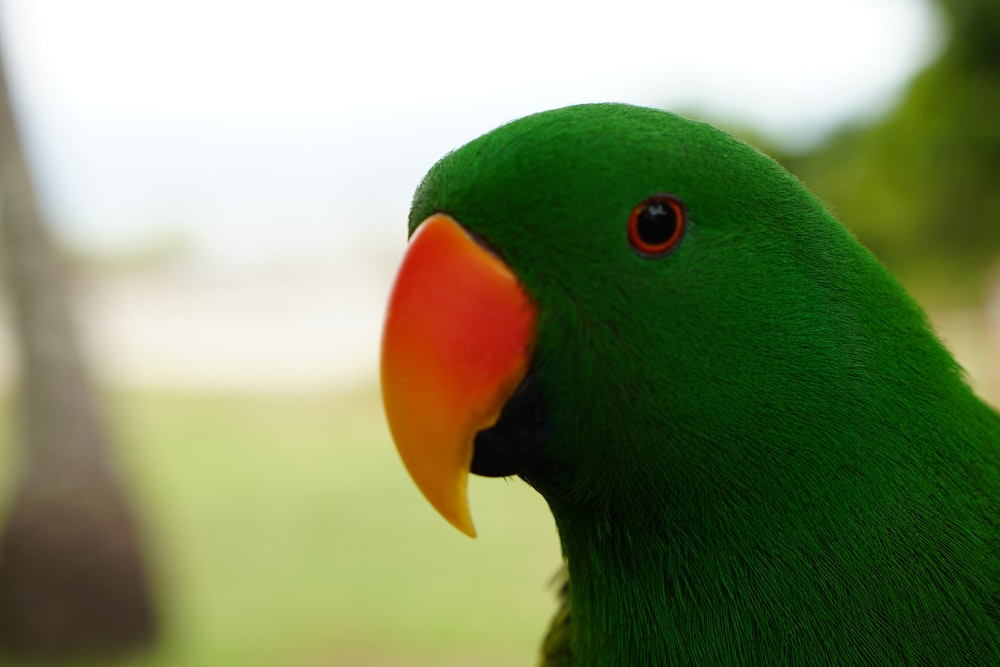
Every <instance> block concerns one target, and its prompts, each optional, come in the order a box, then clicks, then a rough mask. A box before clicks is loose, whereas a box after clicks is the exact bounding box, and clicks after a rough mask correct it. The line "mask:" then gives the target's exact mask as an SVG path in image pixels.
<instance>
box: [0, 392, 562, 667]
mask: <svg viewBox="0 0 1000 667" xmlns="http://www.w3.org/2000/svg"><path fill="white" fill-rule="evenodd" d="M108 407H109V409H110V412H111V414H112V417H113V423H114V426H115V431H116V435H117V439H118V442H117V445H118V458H119V460H120V463H121V466H122V469H123V470H124V471H125V473H126V475H127V478H128V484H129V487H130V490H131V492H132V495H133V497H134V499H135V504H136V506H137V510H138V512H139V513H140V515H141V517H142V519H143V521H144V525H145V531H146V536H147V542H148V547H149V553H150V557H151V560H152V562H153V566H154V568H155V571H156V572H157V578H156V584H157V588H158V592H159V603H160V606H161V609H162V613H163V617H164V629H163V630H164V631H163V635H162V638H161V641H160V643H159V645H158V646H157V648H156V649H155V650H154V651H152V652H151V653H150V654H148V655H145V656H141V657H137V658H131V659H127V660H123V661H120V662H118V663H115V664H120V665H123V666H128V667H140V666H142V667H146V666H148V667H167V666H170V667H173V666H183V667H199V666H205V667H209V666H210V667H222V666H226V665H234V666H236V665H238V666H239V667H271V666H282V667H286V666H287V667H299V666H301V667H326V666H329V665H359V666H364V665H378V666H388V665H445V664H450V665H459V664H461V665H483V666H486V665H488V666H491V667H492V666H500V665H530V664H533V663H534V658H535V653H536V650H537V646H538V644H539V642H540V640H541V637H542V634H543V633H544V630H545V628H546V624H547V622H548V619H549V617H550V615H551V614H552V613H553V611H554V606H555V602H554V597H553V591H552V590H550V589H549V587H548V582H549V579H550V578H551V576H552V575H553V574H554V573H555V571H556V569H557V567H558V564H559V549H558V542H557V539H556V536H555V529H554V527H553V525H552V520H551V517H550V516H549V513H548V510H547V509H546V507H545V505H544V503H543V502H542V500H541V499H540V498H539V497H538V496H537V494H535V493H534V492H533V491H532V490H531V489H529V488H528V487H527V486H526V485H524V484H523V483H521V482H513V481H512V482H505V481H502V480H487V479H480V478H474V479H473V480H472V482H471V492H470V495H471V503H472V510H473V515H474V517H475V518H476V522H477V527H478V529H479V532H480V537H479V538H478V539H476V540H470V539H469V538H467V537H465V536H464V535H462V534H460V533H459V532H458V531H457V530H455V529H454V528H452V527H451V526H449V525H448V524H447V523H446V522H445V521H444V520H443V519H441V518H440V517H438V516H437V515H436V513H435V512H434V511H433V509H432V508H431V507H430V505H428V504H427V503H426V502H425V501H424V500H423V498H422V497H421V496H420V494H419V492H418V491H417V490H416V488H415V487H414V485H413V484H412V483H411V482H410V480H409V478H408V477H407V475H406V472H405V470H404V469H403V467H402V464H401V463H400V462H399V460H398V458H397V457H396V454H395V450H394V448H393V446H392V444H391V441H390V439H389V435H388V432H387V430H386V428H385V425H384V420H383V417H382V413H381V406H380V403H379V400H378V397H377V394H376V393H375V392H374V391H371V392H360V393H355V394H349V395H339V394H338V395H333V394H330V395H312V396H299V397H289V396H282V397H272V398H264V397H253V396H213V395H197V396H192V395H165V394H126V395H119V396H114V397H111V398H110V400H109V406H108ZM0 426H2V427H3V428H6V429H7V430H8V431H9V425H8V424H0ZM7 449H8V451H5V452H4V451H0V462H3V463H0V466H2V467H0V470H4V471H10V470H11V466H10V464H9V463H6V462H8V461H10V451H9V448H7ZM9 483H10V479H9V476H5V477H4V478H2V479H0V487H2V488H0V490H2V491H6V488H7V485H9ZM2 497H6V493H4V494H3V496H2ZM92 664H108V663H107V662H106V661H104V662H99V663H92Z"/></svg>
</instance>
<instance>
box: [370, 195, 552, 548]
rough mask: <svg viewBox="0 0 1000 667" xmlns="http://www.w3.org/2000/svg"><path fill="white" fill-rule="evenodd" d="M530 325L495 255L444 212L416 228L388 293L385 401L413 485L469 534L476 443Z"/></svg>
mask: <svg viewBox="0 0 1000 667" xmlns="http://www.w3.org/2000/svg"><path fill="white" fill-rule="evenodd" d="M534 323H535V307H534V304H533V303H532V302H531V300H530V299H529V298H528V295H527V294H526V293H525V291H524V289H523V287H522V286H521V283H520V282H519V281H518V279H517V277H516V276H515V275H514V273H513V272H512V271H511V270H510V269H509V268H508V267H507V265H506V264H504V262H503V261H502V260H501V259H500V258H499V257H497V256H496V255H495V254H493V253H492V252H490V251H489V250H487V249H486V248H484V247H483V246H481V245H480V244H479V243H477V242H476V241H475V240H474V239H473V238H472V237H471V236H470V235H469V234H468V233H467V232H466V231H465V230H464V229H463V228H462V227H461V226H460V225H459V224H458V223H457V222H455V220H453V219H452V218H450V217H449V216H447V215H443V214H435V215H432V216H431V217H429V218H427V219H426V220H425V221H424V222H422V223H421V224H420V226H419V227H418V228H417V231H416V232H415V233H414V235H413V238H412V239H411V241H410V247H409V249H408V250H407V252H406V255H405V257H404V258H403V263H402V265H401V266H400V268H399V274H398V275H397V276H396V282H395V284H394V285H393V288H392V293H391V295H390V297H389V307H388V312H387V313H386V318H385V328H384V330H383V334H382V400H383V402H384V404H385V413H386V417H387V419H388V422H389V430H390V431H391V432H392V437H393V440H395V442H396V448H397V449H398V450H399V455H400V457H401V458H402V459H403V463H404V464H405V465H406V468H407V470H408V471H409V473H410V476H411V477H412V478H413V481H414V482H415V483H416V485H417V487H418V488H419V489H420V490H421V492H423V494H424V496H425V497H426V498H427V500H428V501H430V503H431V505H433V506H434V507H435V509H437V511H438V512H440V513H441V515H442V516H443V517H444V518H445V519H447V520H448V521H450V522H451V523H452V525H454V526H455V527H456V528H458V529H459V530H461V531H462V532H463V533H465V534H467V535H469V536H470V537H475V535H476V529H475V528H474V527H473V525H472V517H471V515H470V514H469V501H468V495H467V485H468V477H469V468H470V466H471V463H472V454H473V442H474V440H475V437H476V433H477V432H479V431H480V430H483V429H486V428H489V427H490V426H492V425H493V424H494V423H496V421H497V418H498V417H499V416H500V411H501V410H502V409H503V406H504V404H505V403H506V402H507V399H509V398H510V396H511V394H513V393H514V390H515V389H517V386H518V385H519V384H520V382H521V380H523V379H524V376H525V375H526V373H527V370H528V362H529V353H530V348H531V343H532V340H533V334H534Z"/></svg>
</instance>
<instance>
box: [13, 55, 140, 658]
mask: <svg viewBox="0 0 1000 667" xmlns="http://www.w3.org/2000/svg"><path fill="white" fill-rule="evenodd" d="M0 258H2V262H3V265H4V269H5V272H6V279H7V286H8V293H9V309H10V319H11V320H12V324H13V330H14V331H13V333H14V338H15V342H16V344H17V349H18V352H19V357H20V377H21V392H20V410H19V413H18V414H19V417H20V423H19V441H20V443H19V444H20V445H21V457H20V463H21V467H20V470H19V473H20V475H19V478H18V480H17V485H16V487H15V491H14V497H13V499H12V502H11V504H10V507H9V509H8V515H7V517H6V522H5V524H3V526H2V532H0V643H2V644H3V646H4V648H5V649H6V650H8V651H13V652H17V653H25V654H43V655H67V654H75V653H80V652H85V653H93V652H105V651H113V652H118V651H122V650H125V649H128V648H132V647H136V646H141V645H144V644H147V643H148V642H150V641H151V639H152V637H153V635H154V629H155V615H154V610H153V605H152V600H151V595H150V590H149V586H148V578H147V572H146V569H145V566H144V562H143V559H142V554H141V550H140V545H139V540H138V539H137V535H136V531H135V529H134V524H133V521H132V518H131V515H130V512H129V509H128V505H127V503H126V500H125V497H124V495H123V493H122V490H121V487H120V485H119V483H118V477H117V473H116V470H115V468H114V466H113V462H112V460H111V456H110V452H109V437H108V432H107V430H106V426H105V423H104V421H103V419H102V415H101V413H100V410H99V407H98V405H97V400H96V396H95V392H94V391H93V389H92V387H91V385H90V382H89V380H88V377H87V372H86V368H85V366H84V363H83V360H82V358H81V354H80V351H79V347H78V344H77V340H76V336H75V332H74V328H73V325H72V321H71V319H72V318H71V312H70V306H69V303H68V298H67V280H66V277H65V275H64V273H63V271H62V266H61V264H60V256H59V255H58V254H57V252H56V250H55V248H54V245H53V243H52V241H51V240H50V238H49V236H48V234H47V232H46V229H45V226H44V225H43V223H42V220H41V217H40V213H39V210H38V207H37V205H36V202H35V196H34V190H33V187H32V183H31V178H30V174H29V172H28V169H27V165H26V162H25V159H24V153H23V150H22V148H21V143H20V141H19V138H18V134H17V129H16V124H15V120H14V115H13V109H12V106H11V100H10V88H9V86H8V84H7V80H6V77H5V76H4V73H3V67H2V63H0Z"/></svg>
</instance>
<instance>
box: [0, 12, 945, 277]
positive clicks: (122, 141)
mask: <svg viewBox="0 0 1000 667" xmlns="http://www.w3.org/2000/svg"><path fill="white" fill-rule="evenodd" d="M0 8H2V10H3V11H2V15H0V16H2V37H3V41H4V47H5V55H6V57H7V58H8V60H9V66H10V68H11V70H12V78H13V80H14V85H15V92H16V94H17V95H18V101H19V104H20V109H21V112H22V116H23V119H24V129H25V130H26V136H27V139H28V145H29V150H30V152H31V157H32V159H33V162H34V164H35V166H36V169H37V171H38V175H39V186H40V189H41V191H42V194H43V197H44V199H45V201H46V204H47V206H48V209H49V212H50V215H51V217H52V218H53V221H54V222H55V223H56V224H57V226H58V228H59V229H60V231H61V232H62V233H64V234H65V235H66V236H68V237H69V238H71V239H73V240H74V241H75V242H77V243H82V244H89V245H94V246H108V245H111V246H114V245H123V244H128V243H134V242H138V241H142V240H143V239H148V238H151V237H156V236H157V235H159V234H163V233H166V232H169V231H172V230H179V231H181V232H183V233H184V234H186V235H188V236H189V237H191V239H192V240H193V241H194V242H195V243H196V245H197V247H198V248H199V251H200V252H201V256H202V258H203V259H206V260H208V261H209V262H216V263H223V264H225V263H235V264H243V265H247V264H249V265H257V264H260V263H262V262H263V263H266V262H267V261H271V260H273V259H274V258H278V257H286V258H287V257H292V256H300V255H303V253H310V252H311V253H312V254H313V255H314V256H315V258H316V259H317V260H318V259H320V258H321V257H323V256H324V255H328V254H330V253H333V254H337V253H345V252H355V251H356V250H357V248H359V247H362V246H360V245H359V244H363V243H368V244H369V245H370V244H372V243H379V242H380V241H379V240H378V239H379V238H380V237H381V236H382V235H388V234H391V235H392V237H393V238H394V239H398V243H400V244H402V239H403V234H404V231H403V230H404V227H405V218H406V212H407V207H408V203H409V198H410V196H411V194H412V191H413V189H414V188H415V186H416V185H417V183H418V182H419V180H420V178H421V176H422V175H423V173H424V172H425V171H426V170H427V169H428V168H429V167H430V165H431V164H432V163H433V162H434V161H435V160H436V159H437V158H438V157H440V156H441V155H443V154H444V153H445V152H447V151H448V150H450V149H453V148H455V147H457V146H458V145H460V144H462V143H464V142H466V141H468V140H470V139H472V138H474V137H475V136H477V135H478V134H481V133H482V132H485V131H487V130H489V129H492V128H493V127H494V126H496V125H498V124H500V123H502V122H505V121H507V120H509V119H511V118H514V117H517V116H520V115H524V114H527V113H531V112H534V111H538V110H541V109H545V108H552V107H557V106H562V105H565V104H571V103H577V102H586V101H607V100H614V101H624V102H631V103H636V104H645V105H650V106H662V107H668V108H673V109H675V110H684V109H697V110H700V111H704V112H707V113H711V114H714V115H716V116H721V117H729V118H734V119H736V120H738V121H740V122H743V123H747V124H754V125H756V126H758V127H759V128H761V129H763V130H764V131H766V132H768V133H770V134H772V135H774V136H775V137H777V138H778V139H779V140H782V141H786V142H789V143H794V142H801V141H808V140H810V139H813V138H815V137H816V136H818V135H820V134H822V132H824V131H826V130H828V129H829V128H830V127H832V126H834V125H836V124H838V123H840V122H843V120H844V119H846V118H849V117H852V116H857V115H866V114H868V115H870V114H872V113H875V112H877V111H878V110H880V109H882V108H884V106H885V105H886V104H887V103H888V101H890V100H891V99H892V96H893V95H894V94H895V93H896V92H898V90H899V89H900V86H901V85H902V84H903V83H904V82H905V81H906V80H907V79H908V77H909V76H911V75H912V73H913V72H914V71H916V69H918V68H919V67H920V66H921V65H922V64H923V63H924V62H925V61H926V60H927V59H928V58H930V57H932V56H933V54H934V49H935V48H936V47H937V45H938V43H939V41H940V37H939V35H938V24H937V22H936V21H935V20H934V16H933V15H932V13H931V12H930V10H929V9H928V7H927V5H926V3H925V2H923V1H920V0H837V1H835V2H834V1H831V2H815V1H812V2H809V1H805V0H755V1H754V2H747V1H746V0H728V1H727V0H701V1H696V0H684V1H671V0H660V1H659V2H644V1H640V0H620V1H618V2H614V3H611V2H607V1H605V2H601V3H590V2H582V1H578V2H545V1H544V0H531V1H528V0H504V2H492V3H485V2H470V1H469V0H462V1H460V0H454V1H447V0H420V1H419V2H413V1H409V2H367V3H364V2H337V1H335V0H330V1H328V2H319V1H307V0H281V1H280V2H279V1H277V0H271V1H268V2H253V1H252V0H243V1H230V0H88V1H87V2H81V1H80V0H0ZM373 239H374V240H373Z"/></svg>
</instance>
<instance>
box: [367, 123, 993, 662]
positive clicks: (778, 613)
mask: <svg viewBox="0 0 1000 667" xmlns="http://www.w3.org/2000/svg"><path fill="white" fill-rule="evenodd" d="M409 230H410V234H411V240H410V245H409V248H408V250H407V253H406V256H405V257H404V259H403V262H402V264H401V266H400V269H399V273H398V276H397V278H396V282H395V284H394V287H393V291H392V294H391V296H390V299H389V306H388V311H387V315H386V321H385V328H384V332H383V341H382V371H381V373H382V392H383V399H384V403H385V409H386V415H387V419H388V423H389V427H390V430H391V433H392V436H393V439H394V440H395V442H396V445H397V448H398V450H399V453H400V456H401V458H402V459H403V462H404V463H405V465H406V467H407V469H408V470H409V472H410V474H411V476H412V477H413V479H414V481H415V482H416V484H417V486H418V487H419V488H420V489H421V491H422V492H423V493H424V495H425V496H426V497H427V499H428V500H429V501H430V502H431V504H432V505H433V506H434V507H435V508H436V509H437V510H438V511H439V512H440V513H441V514H442V515H443V516H444V517H445V518H446V519H448V520H449V521H451V522H452V523H453V524H454V525H455V526H456V527H458V528H459V529H460V530H462V531H464V532H466V533H468V534H469V535H474V534H475V531H474V529H473V524H472V520H471V518H470V514H469V509H468V503H467V500H466V483H467V479H468V474H469V472H470V471H471V472H472V473H477V474H482V475H488V476H507V475H516V476H519V477H521V478H522V479H523V480H524V481H526V482H527V483H528V484H530V485H531V486H532V487H534V488H535V489H536V490H537V491H538V492H539V493H541V495H542V496H543V497H544V498H545V500H546V502H547V503H548V505H549V507H550V509H551V511H552V514H553V516H554V518H555V524H556V527H557V529H558V532H559V538H560V543H561V547H562V552H563V556H564V558H565V562H566V568H567V571H568V583H567V587H566V598H565V601H564V606H563V608H562V609H561V610H560V611H559V613H558V614H557V616H556V620H555V621H554V623H553V626H552V629H551V630H550V632H549V635H548V637H547V638H546V640H545V644H544V647H543V657H542V663H543V664H545V665H556V664H559V665H573V666H575V667H579V666H581V665H587V666H590V665H610V666H620V665H629V666H633V665H657V666H659V665H814V664H831V665H832V664H836V665H957V664H963V665H1000V416H998V415H997V413H996V412H994V410H993V409H991V408H990V407H989V406H987V405H986V404H985V403H984V402H983V401H981V400H980V399H979V398H977V397H976V396H975V394H974V393H973V392H972V390H971V389H970V388H969V386H968V384H967V383H966V379H965V377H964V374H963V371H962V369H961V368H960V367H959V365H958V364H957V363H956V362H955V360H954V359H953V358H952V357H951V355H950V354H949V353H948V351H947V350H946V349H945V348H944V347H943V346H942V344H941V343H940V342H939V341H938V339H937V338H936V337H935V335H934V333H933V332H932V330H931V328H930V326H929V325H928V322H927V319H926V317H925V315H924V313H923V312H922V310H921V309H920V308H919V307H918V306H917V305H916V304H915V302H914V301H913V300H912V299H911V298H910V297H909V296H908V295H907V294H906V292H905V291H904V289H903V288H902V287H901V286H900V285H899V284H898V283H897V282H896V281H895V280H894V279H893V278H892V277H891V276H890V275H889V273H887V272H886V270H885V269H884V268H883V267H882V266H881V265H880V264H879V263H878V261H877V260H876V259H875V258H874V257H873V256H872V255H871V254H870V253H869V252H868V251H867V250H866V249H865V248H864V247H862V246H861V245H860V244H859V243H858V241H857V240H855V238H854V237H853V236H852V235H851V234H850V233H849V232H848V231H847V230H846V229H845V228H844V227H843V226H842V225H841V224H840V223H839V222H838V221H837V220H836V219H835V218H834V217H833V216H832V215H831V214H830V212H829V211H827V210H826V208H825V207H824V206H823V204H821V203H820V202H819V201H818V200H817V199H816V198H815V197H814V196H813V195H812V194H810V192H809V191H808V190H807V189H806V188H805V187H804V186H803V185H802V183H800V182H799V181H798V180H797V179H795V178H794V177H793V176H791V175H790V174H789V173H788V172H786V171H785V170H784V169H783V168H782V167H780V166H779V165H778V164H777V163H775V162H774V161H773V160H771V159H770V158H768V157H766V156H765V155H763V154H761V153H760V152H758V151H757V150H755V149H754V148H752V147H750V146H748V145H746V144H744V143H742V142H740V141H738V140H736V139H734V138H732V137H730V136H729V135H727V134H725V133H724V132H722V131H720V130H718V129H715V128H714V127H712V126H710V125H707V124H704V123H699V122H693V121H690V120H686V119H684V118H681V117H678V116H676V115H673V114H670V113H666V112H663V111H658V110H652V109H645V108H640V107H633V106H627V105H620V104H593V105H580V106H572V107H567V108H564V109H558V110H554V111H547V112H543V113H539V114H535V115H532V116H528V117H526V118H522V119H520V120H517V121H514V122H512V123H510V124H508V125H505V126H503V127H501V128H499V129H497V130H494V131H493V132H490V133H488V134H486V135H484V136H482V137H480V138H479V139H476V140H474V141H472V142H471V143H469V144H467V145H466V146H464V147H462V148H460V149H458V150H456V151H455V152H453V153H451V154H449V155H447V156H446V157H444V158H443V159H442V160H441V161H440V162H438V163H437V164H436V165H435V166H434V167H433V168H432V169H431V171H430V172H429V173H428V175H427V176H426V178H425V179H424V181H423V183H422V184H421V185H420V187H419V189H418V190H417V192H416V195H415V197H414V201H413V207H412V211H411V214H410V221H409Z"/></svg>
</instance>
